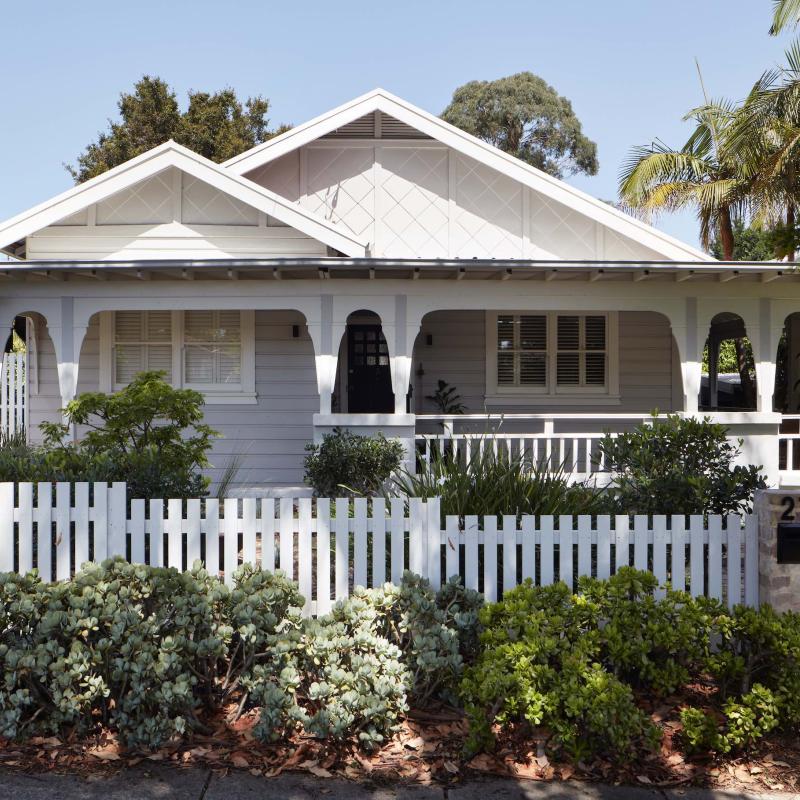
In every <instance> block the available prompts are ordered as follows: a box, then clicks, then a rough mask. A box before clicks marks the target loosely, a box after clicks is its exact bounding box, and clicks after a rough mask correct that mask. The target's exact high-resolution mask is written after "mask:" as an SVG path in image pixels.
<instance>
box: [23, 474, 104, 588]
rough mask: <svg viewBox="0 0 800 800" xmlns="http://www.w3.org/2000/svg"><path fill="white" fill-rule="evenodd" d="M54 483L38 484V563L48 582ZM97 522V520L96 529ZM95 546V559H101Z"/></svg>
mask: <svg viewBox="0 0 800 800" xmlns="http://www.w3.org/2000/svg"><path fill="white" fill-rule="evenodd" d="M52 509H53V484H52V483H39V484H37V486H36V511H35V513H34V521H35V522H36V564H37V566H38V568H39V575H40V577H41V579H42V580H43V581H45V582H47V583H49V582H50V581H51V580H53V567H52V553H53V545H52V541H53V524H52V513H53V510H52ZM96 527H97V523H96V522H95V529H96ZM96 554H97V549H96V548H95V557H94V558H95V561H100V560H101V559H99V558H98V557H97V555H96Z"/></svg>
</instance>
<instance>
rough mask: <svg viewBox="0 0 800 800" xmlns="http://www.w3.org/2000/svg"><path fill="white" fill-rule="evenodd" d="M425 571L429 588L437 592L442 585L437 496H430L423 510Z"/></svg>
mask: <svg viewBox="0 0 800 800" xmlns="http://www.w3.org/2000/svg"><path fill="white" fill-rule="evenodd" d="M423 513H424V515H425V517H424V533H423V537H422V539H423V542H424V543H425V573H424V574H426V575H427V576H428V580H429V581H430V584H431V588H432V589H433V590H434V591H435V592H438V591H439V589H440V588H441V586H442V531H441V527H442V526H441V514H440V511H439V498H438V497H431V498H430V499H429V500H428V501H427V503H425V510H424V512H423Z"/></svg>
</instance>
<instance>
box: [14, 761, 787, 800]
mask: <svg viewBox="0 0 800 800" xmlns="http://www.w3.org/2000/svg"><path fill="white" fill-rule="evenodd" d="M798 797H800V796H798V795H796V794H795V795H789V794H770V795H757V794H742V793H741V792H730V791H711V790H706V789H666V790H660V789H647V788H637V787H625V786H601V785H597V784H586V783H575V782H571V781H570V782H567V783H537V782H535V781H513V780H503V779H496V780H476V781H471V782H469V783H465V784H461V785H458V786H452V787H448V788H446V789H444V788H441V787H435V786H408V787H406V786H401V787H395V786H393V787H379V786H365V785H361V784H357V783H349V782H347V781H343V780H338V779H334V778H315V777H312V776H309V775H300V774H294V775H293V774H287V775H281V776H279V777H277V778H262V777H254V776H252V775H250V774H248V773H241V772H234V773H230V774H228V775H226V776H224V777H218V776H215V775H212V774H211V773H210V772H209V771H208V770H201V769H180V768H175V767H165V766H161V765H158V766H157V767H153V766H147V767H144V766H138V767H134V768H132V769H128V770H123V771H122V772H120V773H119V774H117V775H115V776H114V777H111V778H96V779H88V780H87V779H85V778H76V777H72V776H69V775H56V774H53V773H48V774H43V775H23V774H20V773H11V772H2V771H0V799H2V800H6V799H8V800H271V798H275V800H734V798H743V800H744V799H747V800H765V798H771V800H778V798H780V799H781V800H786V799H788V798H795V800H797V798H798Z"/></svg>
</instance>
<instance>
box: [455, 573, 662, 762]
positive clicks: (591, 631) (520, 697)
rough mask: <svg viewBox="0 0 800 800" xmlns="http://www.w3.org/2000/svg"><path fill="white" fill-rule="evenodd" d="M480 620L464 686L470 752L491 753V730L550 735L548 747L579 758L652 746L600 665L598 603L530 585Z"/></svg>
mask: <svg viewBox="0 0 800 800" xmlns="http://www.w3.org/2000/svg"><path fill="white" fill-rule="evenodd" d="M480 616H481V623H482V624H483V626H484V631H483V633H482V634H481V652H480V655H479V657H478V661H477V663H476V664H475V666H474V667H471V668H470V669H468V670H467V671H466V673H465V676H464V680H463V682H462V687H461V691H462V697H463V699H464V702H465V706H466V710H467V714H468V717H469V721H470V740H469V747H470V749H471V750H473V751H474V750H477V749H480V748H482V747H489V748H491V747H493V744H494V736H493V733H492V727H493V725H495V724H500V725H505V726H520V725H522V726H525V727H527V728H533V727H542V728H543V729H545V730H549V731H550V732H551V742H550V743H551V746H554V747H555V748H556V749H561V750H564V751H566V752H567V753H568V754H570V755H571V756H572V757H573V758H576V759H580V758H584V757H586V756H587V755H591V754H596V753H608V754H613V755H614V756H615V757H617V758H626V757H630V756H631V755H632V754H633V752H634V751H635V749H636V748H637V747H638V746H639V745H642V744H644V745H649V746H653V745H654V744H655V741H656V739H657V730H656V728H655V727H654V726H653V725H652V723H651V722H650V721H649V720H648V719H647V718H646V717H645V715H644V714H643V713H642V712H641V711H640V710H639V709H638V708H637V707H636V704H635V702H634V697H633V693H632V691H631V688H630V687H629V686H627V685H626V684H625V683H623V682H622V681H621V680H620V679H619V678H617V677H616V676H615V675H614V674H613V673H612V672H611V671H609V670H607V669H605V668H604V667H603V666H602V664H601V663H600V662H601V655H602V652H601V651H602V646H601V636H600V633H599V630H598V625H599V609H598V607H597V606H596V604H594V603H592V602H588V601H578V600H577V599H576V598H575V597H574V596H573V595H572V594H571V593H570V591H569V589H568V588H567V587H566V585H564V584H562V583H559V584H555V585H553V586H547V587H535V586H533V585H532V584H531V583H530V581H528V582H526V583H525V584H523V585H521V586H518V587H517V588H516V589H513V590H512V591H510V592H507V593H506V594H505V596H504V599H503V601H502V602H500V603H496V604H493V605H488V606H485V607H484V608H483V610H482V611H481V615H480Z"/></svg>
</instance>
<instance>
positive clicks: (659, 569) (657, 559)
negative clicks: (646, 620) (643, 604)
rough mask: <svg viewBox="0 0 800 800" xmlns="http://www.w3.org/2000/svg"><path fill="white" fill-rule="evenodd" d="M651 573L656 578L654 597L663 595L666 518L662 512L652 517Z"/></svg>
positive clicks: (665, 575)
mask: <svg viewBox="0 0 800 800" xmlns="http://www.w3.org/2000/svg"><path fill="white" fill-rule="evenodd" d="M653 574H654V575H655V576H656V579H657V580H658V588H657V589H656V597H664V595H665V591H664V584H665V583H666V582H667V518H666V517H665V516H664V515H663V514H656V515H655V516H654V517H653Z"/></svg>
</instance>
